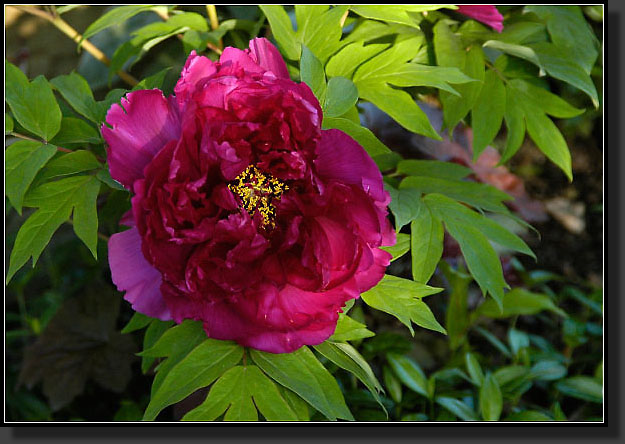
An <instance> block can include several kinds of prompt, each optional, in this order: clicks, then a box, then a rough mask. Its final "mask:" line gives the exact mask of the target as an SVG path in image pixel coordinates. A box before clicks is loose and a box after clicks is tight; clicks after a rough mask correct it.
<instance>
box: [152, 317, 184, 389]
mask: <svg viewBox="0 0 625 444" xmlns="http://www.w3.org/2000/svg"><path fill="white" fill-rule="evenodd" d="M173 323H174V321H161V320H160V319H152V321H151V322H150V325H148V328H147V330H146V331H145V334H144V335H143V349H144V350H147V349H149V348H150V347H152V346H153V345H154V344H155V343H156V341H158V340H159V338H160V337H161V336H162V335H163V334H164V333H165V332H166V331H167V329H168V328H169V327H171V326H172V324H173ZM185 345H186V344H185ZM194 345H195V344H194ZM189 351H191V350H186V352H187V353H188V352H189ZM154 361H155V358H150V357H147V356H142V357H141V372H142V373H143V374H146V373H147V372H148V370H150V368H151V367H152V364H153V363H154ZM168 361H171V359H167V360H166V361H164V362H162V363H161V364H160V365H159V368H161V367H163V366H166V365H167V364H169V362H168ZM159 377H160V379H162V378H163V377H164V376H163V372H162V371H161V372H159V373H158V374H157V375H156V378H154V382H152V393H154V391H155V388H156V386H157V382H158V380H159Z"/></svg>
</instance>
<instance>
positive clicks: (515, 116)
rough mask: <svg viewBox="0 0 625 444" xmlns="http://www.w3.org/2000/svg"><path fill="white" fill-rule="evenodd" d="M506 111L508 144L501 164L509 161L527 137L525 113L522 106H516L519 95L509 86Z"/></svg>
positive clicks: (500, 161) (502, 155)
mask: <svg viewBox="0 0 625 444" xmlns="http://www.w3.org/2000/svg"><path fill="white" fill-rule="evenodd" d="M506 98H507V100H506V111H505V113H504V115H503V117H504V119H505V121H506V128H507V129H508V134H507V135H506V146H505V148H504V150H503V153H502V154H501V159H500V160H499V165H503V164H504V163H506V162H508V160H510V159H511V158H512V156H514V155H515V154H516V152H517V151H518V150H519V148H521V144H522V143H523V140H524V139H525V114H523V110H522V109H521V107H519V106H516V103H517V101H518V100H522V99H519V97H518V96H517V95H516V93H515V91H513V90H511V89H510V88H509V87H507V89H506Z"/></svg>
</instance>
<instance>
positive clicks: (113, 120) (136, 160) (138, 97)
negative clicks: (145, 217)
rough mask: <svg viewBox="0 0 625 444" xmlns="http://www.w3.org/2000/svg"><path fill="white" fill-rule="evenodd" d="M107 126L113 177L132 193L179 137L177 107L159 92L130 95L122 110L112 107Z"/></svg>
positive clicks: (104, 131)
mask: <svg viewBox="0 0 625 444" xmlns="http://www.w3.org/2000/svg"><path fill="white" fill-rule="evenodd" d="M106 123H108V124H109V125H111V126H112V128H109V127H108V126H106V125H102V136H103V137H104V139H105V140H106V143H107V144H108V149H107V155H108V162H109V168H110V171H111V177H112V178H113V179H115V180H117V181H118V182H121V183H122V184H123V185H124V186H125V187H126V188H129V189H131V188H132V184H133V182H134V181H135V180H137V179H141V178H142V177H143V168H144V167H145V166H146V165H147V164H148V163H150V161H151V160H152V158H153V157H154V155H155V154H156V153H157V152H159V151H160V149H161V148H163V147H164V146H165V144H166V143H167V142H169V141H171V140H176V139H178V137H179V136H180V123H179V117H178V107H177V105H176V104H175V101H174V100H173V98H169V99H166V98H165V97H164V96H163V93H162V92H161V91H160V90H158V89H152V90H141V91H134V92H131V93H128V94H127V95H126V97H125V98H123V99H122V100H121V106H120V105H118V104H114V105H113V106H111V109H110V110H109V112H108V113H107V115H106Z"/></svg>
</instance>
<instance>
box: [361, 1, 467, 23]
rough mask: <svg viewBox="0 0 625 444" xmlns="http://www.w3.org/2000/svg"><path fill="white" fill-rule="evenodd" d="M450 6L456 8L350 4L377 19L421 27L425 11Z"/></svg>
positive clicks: (362, 13) (364, 15)
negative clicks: (422, 13)
mask: <svg viewBox="0 0 625 444" xmlns="http://www.w3.org/2000/svg"><path fill="white" fill-rule="evenodd" d="M441 8H448V9H456V8H457V7H456V6H454V5H355V6H350V10H351V11H354V12H355V13H356V14H358V15H360V16H362V17H365V18H369V19H375V20H383V21H385V22H390V23H399V24H401V25H407V26H412V27H415V28H418V27H419V22H420V21H421V20H422V18H423V16H422V15H421V14H420V13H421V12H424V11H434V10H436V9H441Z"/></svg>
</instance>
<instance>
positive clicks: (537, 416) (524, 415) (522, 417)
mask: <svg viewBox="0 0 625 444" xmlns="http://www.w3.org/2000/svg"><path fill="white" fill-rule="evenodd" d="M504 421H553V418H550V417H549V416H547V415H545V414H544V413H541V412H538V411H536V410H525V411H522V412H517V413H513V414H512V415H509V416H507V417H506V418H504Z"/></svg>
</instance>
